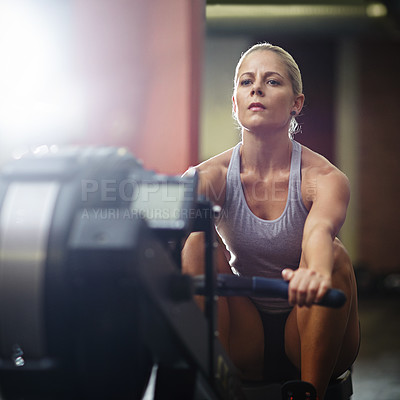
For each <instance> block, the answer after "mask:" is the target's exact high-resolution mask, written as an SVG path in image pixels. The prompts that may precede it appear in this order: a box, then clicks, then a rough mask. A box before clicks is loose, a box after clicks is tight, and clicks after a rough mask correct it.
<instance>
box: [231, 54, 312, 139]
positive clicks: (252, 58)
mask: <svg viewBox="0 0 400 400" xmlns="http://www.w3.org/2000/svg"><path fill="white" fill-rule="evenodd" d="M303 101H304V96H303V95H302V94H301V95H298V96H295V95H294V93H293V88H292V83H291V81H290V78H289V75H288V73H287V69H286V66H285V64H284V63H283V62H282V61H281V59H280V57H279V55H277V54H276V53H274V52H273V51H268V50H259V51H255V52H253V53H250V54H249V55H248V56H247V57H246V58H245V59H244V60H243V62H242V64H241V66H240V68H239V72H238V77H237V82H236V90H235V93H234V95H233V108H234V112H235V113H236V116H237V119H238V121H239V123H240V125H241V126H242V127H243V128H244V129H245V130H248V131H250V132H254V133H257V132H258V131H259V132H263V131H266V130H268V131H273V132H279V131H282V132H285V133H286V134H287V132H288V128H289V123H290V119H291V115H290V113H291V112H292V111H296V113H297V114H298V113H299V112H300V110H301V107H302V105H303Z"/></svg>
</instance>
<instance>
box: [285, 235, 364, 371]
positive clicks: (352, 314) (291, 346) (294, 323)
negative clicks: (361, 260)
mask: <svg viewBox="0 0 400 400" xmlns="http://www.w3.org/2000/svg"><path fill="white" fill-rule="evenodd" d="M334 257H335V265H334V272H333V275H332V285H333V287H334V288H338V289H341V290H342V291H343V292H344V293H345V294H346V296H347V302H346V304H345V305H344V306H343V307H342V308H341V309H331V308H326V307H318V306H316V307H315V306H313V307H311V308H306V307H301V308H300V307H297V306H296V307H294V308H293V310H292V312H291V314H290V315H289V317H288V320H287V322H286V328H285V348H286V353H287V354H288V357H289V358H290V360H291V361H292V363H293V364H294V365H295V366H296V367H298V368H300V366H301V339H300V338H301V332H302V331H304V333H303V334H304V335H306V337H305V338H304V340H303V342H305V341H306V340H307V338H308V337H309V336H315V339H316V338H317V337H318V335H322V336H320V337H322V338H323V340H319V339H318V341H319V344H320V345H322V346H323V343H324V342H325V339H326V343H327V344H328V343H330V342H329V340H328V339H329V337H333V340H335V341H337V340H340V344H339V346H338V347H337V348H338V350H337V354H336V355H335V357H337V359H336V366H335V367H334V369H333V377H336V376H339V375H340V374H341V373H343V372H344V371H345V370H346V369H348V368H349V367H350V366H351V364H352V363H353V362H354V360H355V358H356V356H357V352H358V347H359V339H360V335H359V321H358V305H357V287H356V281H355V276H354V270H353V266H352V264H351V260H350V257H349V255H348V253H347V251H346V249H345V248H344V246H343V245H342V243H341V242H340V241H339V240H338V239H336V240H335V242H334ZM306 321H308V323H309V324H310V326H311V328H310V329H309V330H308V331H307V330H304V329H303V328H304V324H305V323H306ZM312 340H313V338H312V337H311V338H310V341H311V342H312ZM329 347H330V348H332V347H333V346H331V345H330V346H329ZM326 350H329V349H326Z"/></svg>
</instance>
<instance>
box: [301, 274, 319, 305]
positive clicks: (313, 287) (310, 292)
mask: <svg viewBox="0 0 400 400" xmlns="http://www.w3.org/2000/svg"><path fill="white" fill-rule="evenodd" d="M318 290H319V282H318V281H317V280H312V281H311V282H310V284H309V285H308V289H307V294H306V298H305V301H304V303H305V305H306V306H307V307H311V306H312V305H313V304H314V302H315V301H316V296H317V293H318Z"/></svg>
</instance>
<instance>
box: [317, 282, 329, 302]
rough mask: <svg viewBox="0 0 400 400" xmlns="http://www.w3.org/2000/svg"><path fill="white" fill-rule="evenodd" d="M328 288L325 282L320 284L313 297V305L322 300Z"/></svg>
mask: <svg viewBox="0 0 400 400" xmlns="http://www.w3.org/2000/svg"><path fill="white" fill-rule="evenodd" d="M329 288H330V285H329V284H328V283H327V282H322V283H321V284H320V285H319V288H318V291H317V294H316V296H315V303H319V302H320V301H321V300H322V298H323V297H324V296H325V294H326V292H327V291H328V289H329Z"/></svg>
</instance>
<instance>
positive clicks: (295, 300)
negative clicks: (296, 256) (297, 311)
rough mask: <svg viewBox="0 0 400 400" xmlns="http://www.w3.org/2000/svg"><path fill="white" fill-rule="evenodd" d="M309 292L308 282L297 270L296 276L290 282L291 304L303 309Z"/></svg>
mask: <svg viewBox="0 0 400 400" xmlns="http://www.w3.org/2000/svg"><path fill="white" fill-rule="evenodd" d="M306 291H307V280H305V279H304V275H303V274H302V273H301V272H300V271H299V270H297V271H296V273H294V276H293V277H292V279H291V280H290V284H289V302H290V304H291V305H292V306H294V305H296V304H297V305H298V306H300V307H302V306H303V305H304V300H305V295H306Z"/></svg>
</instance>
